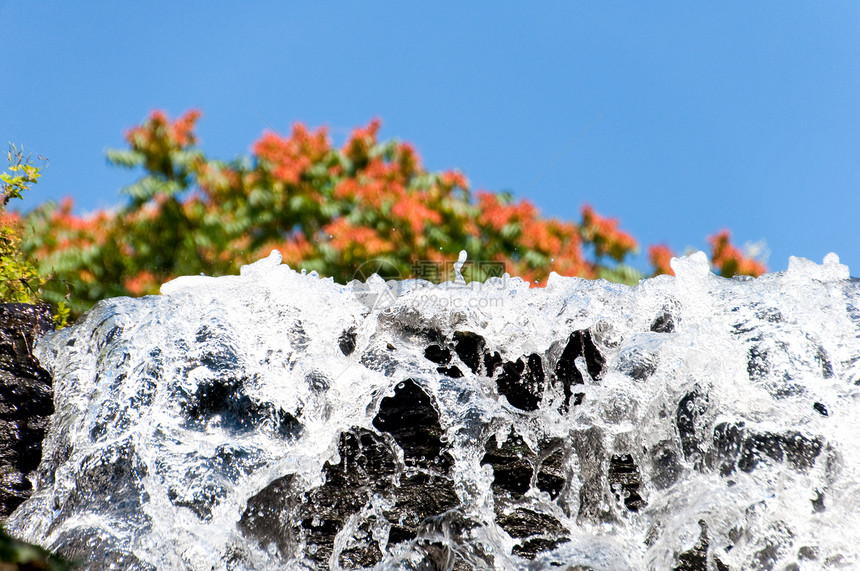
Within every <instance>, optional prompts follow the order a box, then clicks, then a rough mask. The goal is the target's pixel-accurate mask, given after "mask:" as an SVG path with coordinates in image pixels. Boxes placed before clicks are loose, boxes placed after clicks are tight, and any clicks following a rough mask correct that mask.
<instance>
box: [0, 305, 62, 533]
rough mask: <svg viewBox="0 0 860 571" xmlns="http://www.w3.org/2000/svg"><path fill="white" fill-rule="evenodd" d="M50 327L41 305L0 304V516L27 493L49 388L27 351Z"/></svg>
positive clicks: (45, 419)
mask: <svg viewBox="0 0 860 571" xmlns="http://www.w3.org/2000/svg"><path fill="white" fill-rule="evenodd" d="M52 329H53V325H52V322H51V311H50V309H49V308H48V307H47V306H34V305H26V304H19V303H7V304H0V520H2V519H4V518H5V517H6V516H8V515H9V514H11V513H12V511H13V510H14V509H15V508H16V507H18V505H20V504H21V502H23V501H24V500H26V499H27V498H28V497H29V496H30V493H31V491H32V484H31V483H30V480H29V479H28V477H27V476H28V474H29V473H30V472H32V471H34V470H35V469H36V467H38V465H39V461H40V460H41V458H42V439H43V438H44V437H45V432H46V431H47V427H48V419H49V417H50V416H51V414H52V413H53V412H54V402H53V390H52V387H51V376H50V374H49V373H48V372H47V371H46V370H44V369H43V368H42V367H41V366H40V365H39V363H38V361H37V360H36V358H35V357H34V356H33V353H32V349H33V344H34V342H35V341H36V339H37V338H38V337H41V336H42V335H44V334H45V333H47V332H48V331H50V330H52Z"/></svg>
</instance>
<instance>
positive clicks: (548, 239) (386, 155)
mask: <svg viewBox="0 0 860 571" xmlns="http://www.w3.org/2000/svg"><path fill="white" fill-rule="evenodd" d="M199 117H200V113H199V112H197V111H190V112H187V113H185V114H184V115H182V116H181V117H179V118H178V119H175V120H170V119H169V118H168V117H167V115H166V114H165V113H163V112H161V111H153V112H152V113H151V114H150V116H149V117H148V118H147V119H146V120H145V121H144V122H143V124H141V125H139V126H137V127H134V128H132V129H131V130H129V131H128V132H127V133H126V140H127V142H128V144H129V148H128V149H126V150H111V151H108V160H109V161H110V162H111V163H112V164H114V165H119V166H123V167H127V168H130V169H141V170H142V172H143V176H142V177H141V178H140V179H139V180H137V181H136V182H134V183H133V184H131V185H130V186H128V187H126V188H124V189H123V192H124V193H125V194H126V195H127V196H128V197H129V198H128V202H127V204H126V205H125V206H123V207H121V208H118V209H116V210H111V211H104V210H103V211H98V212H95V213H93V214H90V215H88V216H85V217H78V216H75V215H73V214H72V202H71V200H69V199H67V200H65V201H64V202H62V203H61V204H60V205H57V204H45V205H43V206H41V207H39V208H37V209H35V210H34V211H33V212H31V213H29V214H28V215H27V219H26V221H27V225H28V226H30V227H32V228H33V229H34V232H33V235H32V237H31V238H30V239H28V240H27V242H26V244H25V247H26V249H27V253H28V254H29V255H31V256H33V257H35V259H38V260H40V268H41V269H42V270H43V271H44V270H51V271H53V272H54V273H55V274H56V275H57V276H59V277H61V278H62V279H64V280H67V281H68V282H69V283H70V284H72V289H73V292H74V293H73V298H72V299H73V310H74V312H75V313H79V312H81V311H83V310H85V309H86V308H88V307H89V306H90V305H92V304H93V303H94V302H95V301H97V300H99V299H102V298H104V297H109V296H115V295H142V294H150V293H156V292H157V291H158V288H159V286H160V284H161V283H163V282H165V281H167V280H169V279H171V278H173V277H176V276H179V275H190V274H199V273H206V274H229V273H236V272H237V271H238V268H239V266H240V265H242V264H246V263H249V262H252V261H254V260H256V259H259V258H261V257H263V256H266V255H268V254H269V252H270V251H271V250H272V249H278V250H280V252H281V254H282V255H283V257H284V261H285V262H286V263H288V264H290V265H291V266H292V267H294V268H299V267H300V268H306V269H307V270H309V271H310V270H316V271H318V272H319V273H320V274H321V275H324V276H333V277H334V278H335V280H337V281H339V282H346V281H349V280H351V279H353V278H360V279H364V278H366V277H367V275H368V274H369V273H370V272H371V271H379V273H380V274H381V275H383V277H387V278H388V277H398V278H401V277H402V278H407V277H419V278H425V279H431V280H433V279H435V280H436V281H438V280H444V279H450V278H451V277H452V275H451V273H452V272H450V273H449V272H448V270H449V269H452V265H451V264H450V263H451V262H452V261H453V260H455V259H456V258H457V254H458V252H459V251H460V250H466V251H467V252H468V253H469V257H470V259H471V260H480V261H484V262H490V263H475V264H471V265H467V266H466V268H465V271H464V274H465V275H466V278H467V279H472V280H483V279H486V278H487V277H490V276H491V275H493V274H494V273H495V272H498V268H500V267H503V268H504V271H507V272H508V273H510V274H512V275H517V276H520V277H522V278H523V279H525V280H528V281H529V282H531V283H533V284H540V283H545V279H546V277H547V276H548V275H549V272H550V271H556V272H558V273H559V274H562V275H576V276H582V277H586V278H595V277H602V278H607V279H611V280H614V281H620V282H624V283H636V282H637V281H638V280H639V279H640V278H641V277H642V275H641V274H640V273H639V272H638V271H636V270H635V269H633V268H631V267H630V266H629V265H627V264H626V263H625V262H626V259H627V257H628V256H629V255H631V254H633V253H635V252H636V251H637V248H638V245H637V243H636V240H634V239H633V237H632V236H630V235H629V234H627V233H626V232H624V231H622V230H620V229H619V226H618V221H616V220H613V219H609V218H604V217H602V216H600V215H599V214H597V213H596V212H595V211H594V210H593V209H592V208H591V207H590V206H587V205H586V206H585V207H583V210H582V220H581V222H579V223H573V222H566V221H561V220H557V219H554V218H544V217H542V216H540V214H539V212H538V211H537V209H536V208H535V207H534V205H532V204H531V203H530V202H529V201H527V200H519V201H517V200H514V199H513V198H512V196H511V195H509V194H506V193H491V192H486V191H478V192H475V193H474V194H473V193H471V192H470V190H469V184H468V182H467V180H466V178H465V177H464V176H463V174H462V173H460V172H457V171H444V172H429V171H427V170H426V169H424V168H423V166H422V165H421V159H420V158H419V156H418V154H417V153H416V151H415V149H414V148H413V147H412V146H411V145H409V144H408V143H403V142H399V141H396V140H390V141H382V142H380V141H378V140H377V133H378V130H379V127H380V123H379V121H372V122H371V123H370V124H369V125H367V126H366V127H361V128H358V129H355V130H354V131H353V132H352V134H351V135H350V137H349V138H348V140H347V141H346V143H345V144H344V145H343V146H342V147H341V148H335V147H333V146H332V143H331V141H330V139H329V137H328V134H327V132H326V130H325V129H323V128H321V129H317V130H309V129H307V128H306V127H305V126H304V125H302V124H296V125H294V126H293V129H292V133H291V134H290V135H289V136H287V137H283V136H280V135H278V134H276V133H273V132H266V133H264V134H263V135H262V136H261V137H260V139H259V140H257V141H256V142H255V143H254V144H253V146H252V154H251V156H250V157H242V158H239V159H237V160H234V161H232V162H229V163H227V162H223V161H219V160H215V159H210V158H208V157H207V156H206V155H204V153H203V152H202V151H201V150H200V149H199V148H198V147H197V142H198V141H197V137H196V135H195V133H194V127H195V124H196V122H197V120H198V119H199ZM726 240H728V237H726ZM721 244H722V242H721ZM721 247H722V249H721V250H720V251H719V252H720V253H721V255H722V256H723V257H720V258H719V260H720V261H721V263H727V262H723V260H724V259H726V260H728V259H734V258H731V256H740V257H739V258H738V262H737V269H738V271H749V272H752V273H754V272H759V273H761V272H760V271H759V270H761V271H763V268H761V267H760V266H755V267H754V266H753V265H751V264H749V263H747V260H746V258H743V256H742V254H740V252H739V250H737V249H731V248H730V244H729V243H728V241H726V243H725V244H724V245H723V246H721ZM664 250H665V252H664V258H665V259H664V258H660V260H662V261H661V262H660V264H662V265H660V264H658V263H657V262H655V268H656V271H657V272H665V271H667V268H668V264H667V262H668V258H666V257H665V256H669V257H671V253H670V252H669V251H668V250H666V249H665V248H664ZM586 251H591V252H593V255H592V256H590V257H589V256H587V255H586V254H585V252H586ZM653 259H654V258H653V256H652V260H653ZM715 259H716V257H715ZM446 262H447V265H445V264H446ZM664 262H665V263H664ZM440 269H441V271H440ZM721 271H722V270H721ZM430 274H433V275H430ZM64 293H65V292H62V291H59V290H58V289H56V288H54V289H51V290H49V291H48V292H47V295H48V296H52V297H51V299H56V300H59V298H60V297H61V296H62V295H64Z"/></svg>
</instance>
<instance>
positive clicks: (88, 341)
mask: <svg viewBox="0 0 860 571" xmlns="http://www.w3.org/2000/svg"><path fill="white" fill-rule="evenodd" d="M461 261H464V260H461ZM673 268H674V270H675V272H676V274H677V276H676V277H671V276H661V277H657V278H653V279H647V280H643V281H642V282H641V283H640V284H639V285H638V286H637V287H634V288H631V287H627V286H621V285H616V284H611V283H608V282H605V281H587V280H583V279H578V278H564V277H559V276H557V275H553V276H552V277H551V278H550V280H549V282H548V283H547V286H546V288H540V289H538V288H529V284H528V283H526V282H523V281H522V280H520V279H518V278H509V277H507V276H505V277H502V278H493V279H491V280H489V281H488V282H487V283H484V284H478V283H471V284H467V283H465V281H464V280H461V279H457V280H456V281H454V282H448V283H446V284H442V285H433V284H430V283H428V282H421V281H401V282H389V283H386V282H384V281H383V280H382V279H381V278H379V277H378V276H372V277H371V278H370V279H369V280H367V282H366V283H359V282H354V283H352V284H347V285H341V284H337V283H334V282H333V281H331V280H330V279H320V278H319V277H318V276H317V275H316V274H314V273H311V274H308V275H304V274H303V273H299V272H296V271H294V270H292V269H290V268H289V267H287V266H286V265H282V264H281V263H280V256H279V255H277V253H273V255H272V256H270V257H269V258H266V259H263V260H260V261H259V262H257V263H255V264H252V265H250V266H245V267H243V268H242V272H241V275H239V276H227V277H219V278H212V277H205V276H196V277H183V278H179V279H176V280H174V281H171V282H169V283H167V284H165V285H164V286H163V287H162V295H159V296H149V297H144V298H139V299H131V298H117V299H110V300H106V301H103V302H101V303H99V304H98V305H97V306H96V307H95V308H94V309H93V310H92V311H90V312H89V313H88V314H86V315H85V316H84V317H83V318H82V319H81V320H79V322H78V323H76V324H75V325H74V326H72V327H69V328H67V329H64V330H61V331H59V332H56V333H53V334H49V335H48V336H46V337H44V338H43V339H42V340H40V342H39V343H38V345H37V347H36V354H37V356H38V358H39V359H40V361H41V363H42V365H43V366H44V367H45V368H46V369H48V370H49V371H50V372H51V373H52V375H53V377H54V390H55V409H56V412H55V414H54V416H53V418H52V421H51V427H50V430H49V433H48V436H47V438H46V440H45V443H44V452H43V459H42V464H41V466H40V467H39V469H38V471H37V473H36V475H35V478H34V479H35V489H36V491H35V493H34V494H33V496H32V497H31V498H30V499H29V500H28V501H27V502H25V503H24V504H22V505H21V506H20V507H19V508H18V510H17V511H16V512H15V513H14V514H13V515H12V516H11V518H10V519H9V520H8V522H7V524H6V526H7V528H8V529H9V530H10V531H11V532H12V533H14V534H15V535H17V536H19V537H22V538H24V539H26V540H29V541H31V542H36V543H40V544H42V545H45V546H46V547H49V548H51V549H54V550H57V551H59V552H60V553H62V554H64V555H66V556H68V557H71V558H73V559H76V560H78V561H82V562H85V563H86V566H87V568H90V569H114V568H118V569H164V570H170V569H193V570H210V569H236V570H238V569H359V568H362V569H364V568H367V569H386V570H388V569H404V570H405V569H428V570H429V569H535V570H538V569H540V570H544V569H546V570H549V569H570V570H574V569H580V570H581V569H593V570H603V569H606V570H619V569H636V570H638V569H643V570H645V569H657V570H662V569H674V568H678V569H718V570H723V569H732V570H738V569H780V570H783V569H853V568H858V567H860V542H858V541H857V538H860V518H858V517H857V515H856V514H858V513H860V438H858V434H860V414H858V411H857V408H856V407H857V405H858V398H860V387H858V385H860V281H858V280H857V279H851V278H849V273H848V268H847V267H846V266H844V265H841V264H839V261H838V258H836V256H835V255H832V254H831V255H829V256H828V257H827V258H826V259H825V261H824V263H823V264H815V263H813V262H810V261H808V260H804V259H798V258H792V260H791V263H790V266H789V269H788V270H787V271H786V272H781V273H773V274H767V275H764V276H762V277H760V278H757V279H748V278H739V279H723V278H720V277H717V276H715V275H714V274H712V273H710V272H709V270H708V264H707V260H706V259H705V257H704V255H703V254H701V253H699V254H694V255H692V256H690V257H686V258H681V259H676V260H674V261H673Z"/></svg>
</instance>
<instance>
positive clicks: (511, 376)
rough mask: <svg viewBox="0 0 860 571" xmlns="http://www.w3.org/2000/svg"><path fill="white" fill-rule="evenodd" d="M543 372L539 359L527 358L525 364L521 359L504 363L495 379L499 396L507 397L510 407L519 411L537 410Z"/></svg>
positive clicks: (532, 355) (541, 394)
mask: <svg viewBox="0 0 860 571" xmlns="http://www.w3.org/2000/svg"><path fill="white" fill-rule="evenodd" d="M544 378H545V377H544V372H543V365H542V364H541V360H540V357H539V356H538V355H536V354H531V355H529V356H528V361H527V363H524V362H523V360H522V358H520V359H517V360H516V362H513V363H512V362H510V361H508V362H506V363H504V364H503V365H502V372H501V373H499V376H498V377H497V378H496V385H497V386H498V389H499V394H501V395H503V396H505V397H507V399H508V402H509V403H511V406H514V407H516V408H518V409H520V410H526V411H531V410H537V409H538V405H539V404H540V401H541V399H542V398H543V388H544Z"/></svg>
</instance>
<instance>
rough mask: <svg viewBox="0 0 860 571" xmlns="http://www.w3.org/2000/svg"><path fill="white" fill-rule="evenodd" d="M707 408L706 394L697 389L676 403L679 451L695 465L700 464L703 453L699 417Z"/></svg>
mask: <svg viewBox="0 0 860 571" xmlns="http://www.w3.org/2000/svg"><path fill="white" fill-rule="evenodd" d="M707 410H708V395H707V393H706V394H704V395H702V394H700V393H699V391H698V390H695V389H694V390H692V391H690V392H689V393H687V394H686V395H684V397H683V398H682V399H681V401H680V402H679V403H678V409H677V411H676V412H675V425H676V426H677V427H678V436H679V437H680V438H681V451H682V452H683V454H684V458H686V459H687V460H690V461H692V462H693V463H694V464H696V465H697V466H700V465H701V461H702V458H703V454H704V449H703V447H704V440H705V437H704V435H703V434H702V432H703V431H702V428H701V426H700V423H701V419H702V417H703V416H704V414H705V412H707Z"/></svg>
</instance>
